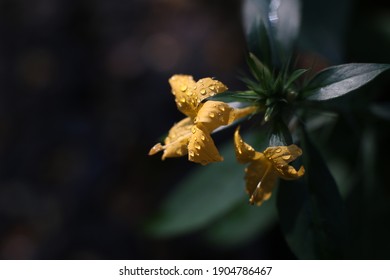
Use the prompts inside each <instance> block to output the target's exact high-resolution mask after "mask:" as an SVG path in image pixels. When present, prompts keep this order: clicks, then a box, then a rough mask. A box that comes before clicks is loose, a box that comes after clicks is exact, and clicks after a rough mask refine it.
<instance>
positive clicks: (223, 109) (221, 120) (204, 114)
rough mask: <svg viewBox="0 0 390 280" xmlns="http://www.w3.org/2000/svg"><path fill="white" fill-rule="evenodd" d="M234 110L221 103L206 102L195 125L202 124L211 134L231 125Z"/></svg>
mask: <svg viewBox="0 0 390 280" xmlns="http://www.w3.org/2000/svg"><path fill="white" fill-rule="evenodd" d="M232 112H233V108H231V107H230V106H229V105H227V104H226V103H224V102H221V101H206V102H205V103H204V104H203V106H202V107H201V108H200V110H199V112H198V114H197V116H196V118H195V121H194V122H195V124H199V123H201V124H202V125H203V126H204V127H205V128H206V129H207V130H208V131H209V132H210V133H211V132H212V131H213V130H215V129H216V128H218V127H220V126H223V125H227V124H229V123H230V120H231V114H232Z"/></svg>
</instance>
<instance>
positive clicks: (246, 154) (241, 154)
mask: <svg viewBox="0 0 390 280" xmlns="http://www.w3.org/2000/svg"><path fill="white" fill-rule="evenodd" d="M234 147H235V151H236V158H237V160H238V162H240V163H248V162H250V161H253V160H254V158H255V156H256V153H257V152H256V151H255V149H253V148H252V146H250V145H248V144H247V143H245V142H244V141H243V140H242V138H241V135H240V127H237V129H236V131H235V132H234Z"/></svg>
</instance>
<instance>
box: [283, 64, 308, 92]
mask: <svg viewBox="0 0 390 280" xmlns="http://www.w3.org/2000/svg"><path fill="white" fill-rule="evenodd" d="M307 71H308V69H297V70H295V71H294V72H292V74H291V75H290V77H289V78H288V80H287V81H286V83H285V84H284V88H285V89H286V88H289V87H290V86H291V84H292V83H293V82H295V81H296V80H297V79H299V78H300V77H301V76H302V75H303V74H305V73H306V72H307Z"/></svg>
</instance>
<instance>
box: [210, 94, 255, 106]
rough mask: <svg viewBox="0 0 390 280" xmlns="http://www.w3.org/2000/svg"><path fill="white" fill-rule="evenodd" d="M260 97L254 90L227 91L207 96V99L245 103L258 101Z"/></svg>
mask: <svg viewBox="0 0 390 280" xmlns="http://www.w3.org/2000/svg"><path fill="white" fill-rule="evenodd" d="M259 99H260V96H259V95H258V94H257V93H256V92H254V91H239V92H234V91H225V92H222V93H220V94H217V95H214V96H211V97H208V98H206V99H205V100H206V101H207V100H214V101H222V102H225V103H229V102H244V103H256V102H257V101H258V100H259Z"/></svg>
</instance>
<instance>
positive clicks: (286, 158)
mask: <svg viewBox="0 0 390 280" xmlns="http://www.w3.org/2000/svg"><path fill="white" fill-rule="evenodd" d="M290 158H291V155H286V156H282V159H284V160H289V159H290Z"/></svg>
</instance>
